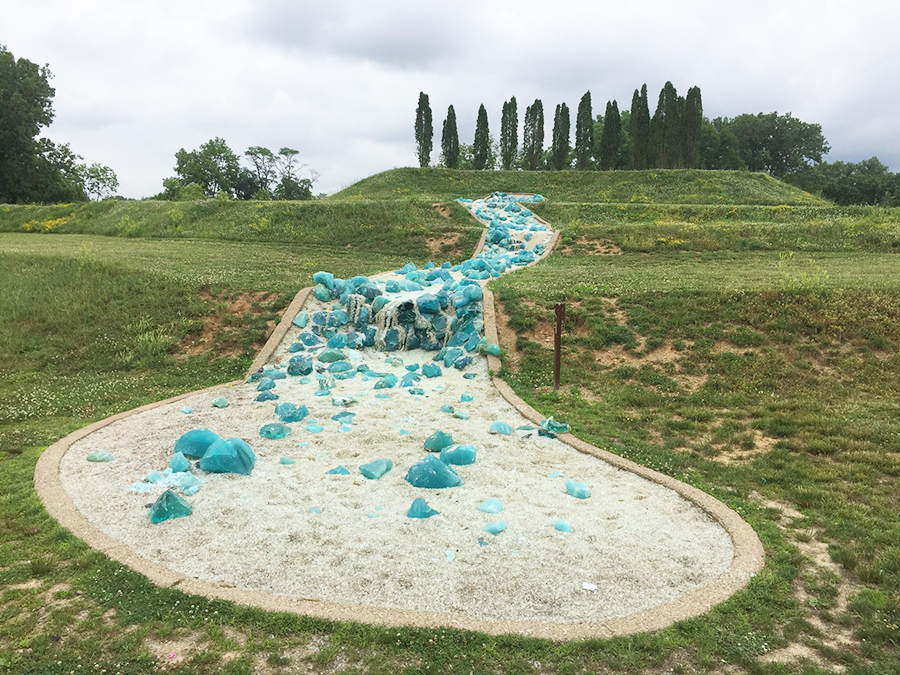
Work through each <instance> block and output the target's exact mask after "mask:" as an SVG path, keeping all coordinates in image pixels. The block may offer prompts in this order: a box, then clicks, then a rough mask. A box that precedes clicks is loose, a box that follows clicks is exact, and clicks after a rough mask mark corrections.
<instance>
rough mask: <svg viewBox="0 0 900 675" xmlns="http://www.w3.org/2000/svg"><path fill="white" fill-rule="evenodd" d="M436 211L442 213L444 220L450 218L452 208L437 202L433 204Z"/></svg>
mask: <svg viewBox="0 0 900 675" xmlns="http://www.w3.org/2000/svg"><path fill="white" fill-rule="evenodd" d="M432 206H433V207H434V210H435V211H437V212H438V213H440V214H441V215H442V216H444V218H448V219H449V218H450V207H449V206H447V205H446V204H444V203H443V202H435V203H434V204H432Z"/></svg>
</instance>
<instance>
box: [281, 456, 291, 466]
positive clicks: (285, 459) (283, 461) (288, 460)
mask: <svg viewBox="0 0 900 675" xmlns="http://www.w3.org/2000/svg"><path fill="white" fill-rule="evenodd" d="M278 461H279V462H280V463H281V464H284V465H285V466H287V465H288V464H295V461H294V460H293V459H291V458H290V457H282V458H281V459H279V460H278Z"/></svg>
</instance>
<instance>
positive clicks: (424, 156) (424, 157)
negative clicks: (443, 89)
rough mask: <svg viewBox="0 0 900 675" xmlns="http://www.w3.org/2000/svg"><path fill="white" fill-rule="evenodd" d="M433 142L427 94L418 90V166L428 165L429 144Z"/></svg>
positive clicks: (429, 155)
mask: <svg viewBox="0 0 900 675" xmlns="http://www.w3.org/2000/svg"><path fill="white" fill-rule="evenodd" d="M433 142H434V129H433V128H432V126H431V105H430V104H429V103H428V94H426V93H424V92H421V91H420V92H419V107H418V108H416V154H417V155H418V156H419V166H420V167H425V166H428V162H430V161H431V146H432V143H433Z"/></svg>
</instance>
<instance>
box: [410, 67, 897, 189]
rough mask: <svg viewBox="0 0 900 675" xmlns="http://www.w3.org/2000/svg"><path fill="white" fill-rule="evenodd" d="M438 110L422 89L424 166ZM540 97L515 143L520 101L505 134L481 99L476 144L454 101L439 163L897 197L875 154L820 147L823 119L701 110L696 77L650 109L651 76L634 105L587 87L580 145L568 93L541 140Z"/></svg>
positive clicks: (664, 93)
mask: <svg viewBox="0 0 900 675" xmlns="http://www.w3.org/2000/svg"><path fill="white" fill-rule="evenodd" d="M431 119H432V113H431V108H430V104H429V98H428V95H427V94H425V93H424V92H422V93H420V94H419V104H418V108H417V110H416V126H415V134H416V136H415V138H416V150H417V155H418V160H419V166H421V167H425V166H428V165H429V163H430V160H431V151H432V135H433V130H432V124H431ZM544 128H545V122H544V105H543V103H542V101H541V100H540V99H535V101H534V102H533V103H532V104H531V105H529V106H527V107H526V109H525V115H524V119H523V125H522V144H521V146H520V145H519V139H518V130H519V117H518V103H517V101H516V98H515V97H511V98H510V99H509V100H508V101H505V102H504V103H503V108H502V112H501V118H500V138H499V141H495V139H494V137H493V136H492V135H491V134H490V130H489V127H488V116H487V111H486V110H485V107H484V105H483V104H482V105H481V106H480V107H479V109H478V116H477V118H476V125H475V138H474V140H473V143H472V145H471V146H470V145H466V144H460V142H459V136H458V132H457V123H456V111H455V110H454V108H453V106H452V105H451V106H450V107H449V108H448V109H447V117H446V119H445V121H444V124H443V130H442V135H441V153H440V161H439V165H440V166H443V167H446V168H458V169H495V168H497V169H505V170H509V169H523V170H527V171H541V170H543V171H560V170H564V169H576V170H581V171H587V170H629V169H679V168H684V169H694V168H696V169H731V170H749V171H765V172H767V173H769V174H770V175H772V176H775V177H777V178H781V179H784V180H787V181H789V182H792V183H794V184H796V185H798V186H800V187H802V188H803V189H806V190H809V191H811V192H814V193H817V194H821V195H822V196H824V197H826V198H827V199H831V200H833V201H836V202H837V203H839V204H851V203H868V204H879V203H881V204H896V205H900V174H893V173H891V172H890V171H888V169H887V167H885V166H884V165H883V164H882V163H881V162H880V161H879V160H878V158H877V157H873V158H872V159H870V160H866V161H865V162H861V163H860V164H852V163H844V162H835V163H834V164H829V163H827V162H823V161H822V157H823V156H824V155H825V154H826V153H827V152H828V151H829V150H830V148H829V145H828V142H827V141H826V140H825V137H824V136H823V134H822V127H821V126H820V125H818V124H811V123H807V122H804V121H802V120H799V119H797V118H796V117H794V116H792V115H791V114H790V113H788V114H783V115H779V114H778V113H777V112H772V113H759V114H756V115H753V114H744V115H738V116H737V117H733V118H728V117H717V118H715V119H713V120H710V119H708V118H707V117H705V116H704V115H703V99H702V94H701V91H700V88H699V87H696V86H695V87H691V88H689V89H688V91H687V95H686V96H680V95H679V94H678V92H677V90H676V89H675V87H674V86H673V85H672V83H671V82H666V84H665V86H664V87H663V88H662V90H661V91H660V93H659V97H658V99H657V103H656V108H655V112H654V114H653V115H652V116H651V115H650V104H649V100H648V94H647V85H646V84H644V85H643V86H642V87H641V88H640V89H635V90H634V94H633V95H632V99H631V107H630V109H628V110H622V111H620V110H619V105H618V102H617V101H616V100H611V101H607V102H606V107H605V111H604V113H603V114H597V115H596V116H595V115H594V114H593V110H592V102H591V92H590V91H588V92H586V93H585V94H584V96H582V97H581V101H580V102H579V104H578V109H577V111H576V113H575V129H574V145H573V144H572V143H571V115H570V111H569V108H568V106H567V104H566V103H560V104H558V105H557V106H556V108H555V111H554V114H553V126H552V130H553V133H552V136H551V138H550V144H549V147H545V145H544Z"/></svg>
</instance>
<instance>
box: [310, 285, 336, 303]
mask: <svg viewBox="0 0 900 675" xmlns="http://www.w3.org/2000/svg"><path fill="white" fill-rule="evenodd" d="M312 292H313V295H314V296H316V300H318V301H319V302H328V300H329V299H331V291H329V290H328V289H327V288H326V287H325V286H323V285H322V284H316V285H315V286H313V291H312Z"/></svg>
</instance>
